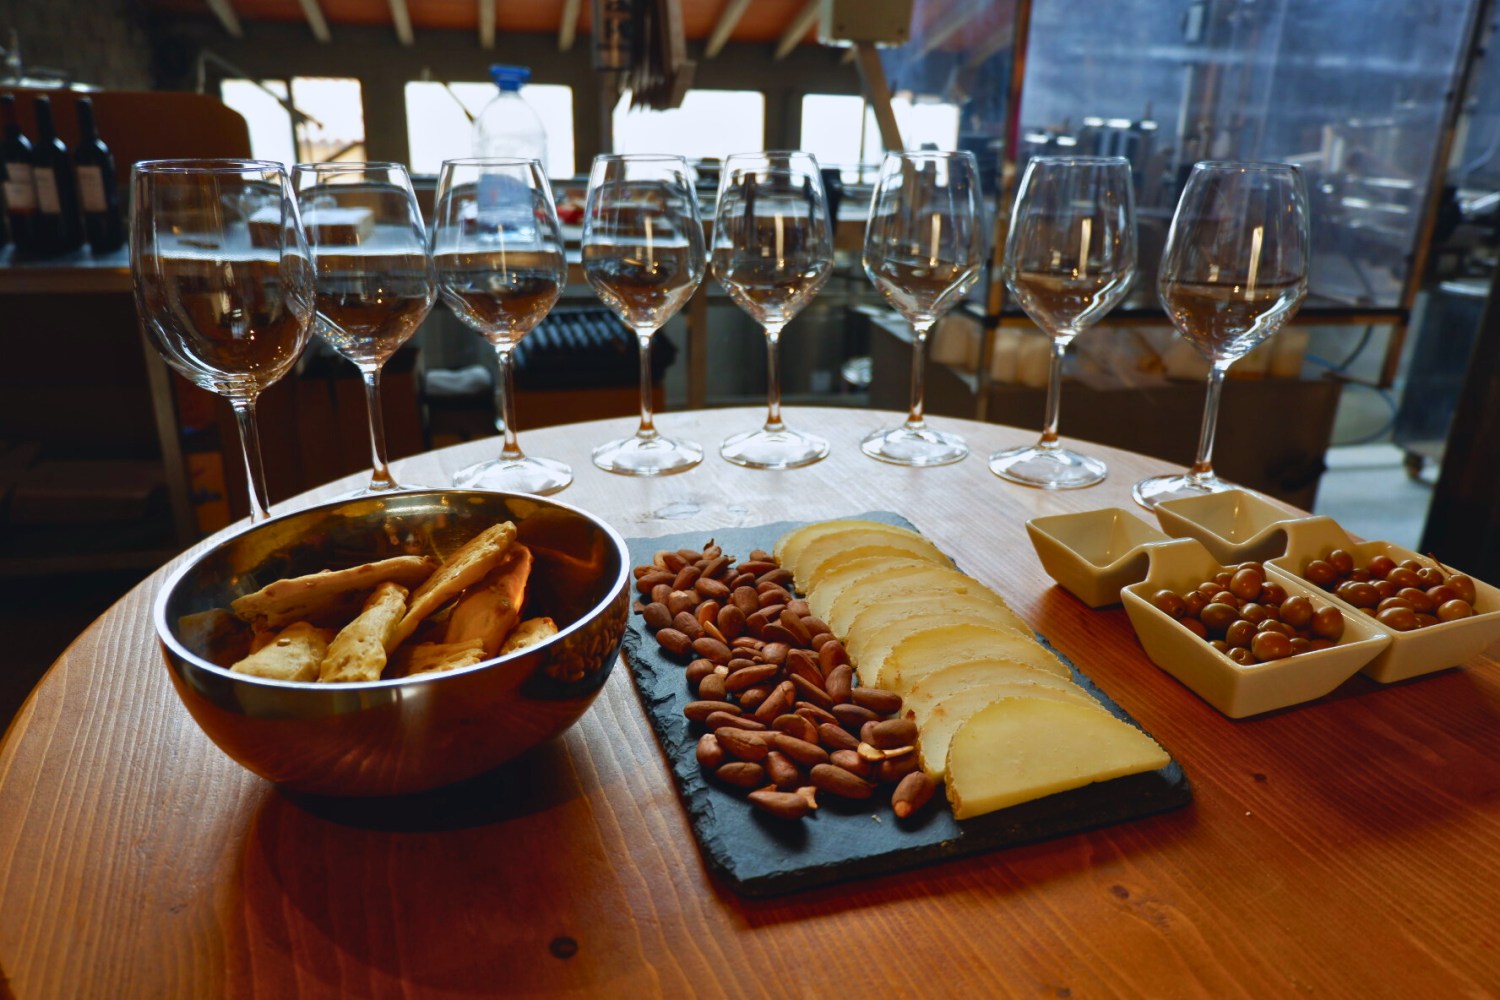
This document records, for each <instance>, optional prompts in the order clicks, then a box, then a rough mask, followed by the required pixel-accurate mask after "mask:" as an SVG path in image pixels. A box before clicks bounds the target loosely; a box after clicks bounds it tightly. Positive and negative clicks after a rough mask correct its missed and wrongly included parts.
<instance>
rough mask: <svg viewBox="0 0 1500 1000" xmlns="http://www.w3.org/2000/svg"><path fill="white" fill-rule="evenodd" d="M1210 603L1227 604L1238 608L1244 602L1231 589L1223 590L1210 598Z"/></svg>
mask: <svg viewBox="0 0 1500 1000" xmlns="http://www.w3.org/2000/svg"><path fill="white" fill-rule="evenodd" d="M1208 603H1210V604H1227V605H1229V606H1230V607H1231V608H1237V607H1239V606H1240V605H1241V604H1243V603H1244V602H1243V601H1241V600H1240V599H1239V598H1238V597H1236V596H1235V595H1234V594H1233V593H1232V592H1231V591H1228V590H1221V591H1219V592H1218V593H1216V594H1214V596H1212V597H1210V598H1209V599H1208Z"/></svg>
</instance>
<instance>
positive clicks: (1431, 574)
mask: <svg viewBox="0 0 1500 1000" xmlns="http://www.w3.org/2000/svg"><path fill="white" fill-rule="evenodd" d="M1417 579H1418V580H1421V581H1422V583H1421V586H1422V587H1424V588H1425V587H1436V586H1437V585H1438V584H1440V583H1442V582H1443V571H1442V570H1440V569H1438V568H1437V567H1436V566H1423V567H1422V568H1421V569H1419V570H1417Z"/></svg>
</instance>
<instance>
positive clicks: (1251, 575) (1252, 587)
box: [1229, 569, 1266, 601]
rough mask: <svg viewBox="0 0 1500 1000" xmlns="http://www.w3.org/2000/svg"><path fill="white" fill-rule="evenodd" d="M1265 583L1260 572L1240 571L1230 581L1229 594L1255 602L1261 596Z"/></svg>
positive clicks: (1252, 570) (1251, 570)
mask: <svg viewBox="0 0 1500 1000" xmlns="http://www.w3.org/2000/svg"><path fill="white" fill-rule="evenodd" d="M1265 582H1266V581H1265V577H1264V576H1262V575H1261V573H1260V571H1259V570H1255V569H1242V570H1238V571H1236V572H1235V574H1234V576H1233V577H1231V578H1230V580H1229V592H1230V593H1232V594H1233V595H1234V596H1235V597H1238V598H1241V599H1242V600H1246V601H1253V600H1255V599H1256V598H1257V597H1259V596H1260V588H1261V585H1262V584H1264V583H1265Z"/></svg>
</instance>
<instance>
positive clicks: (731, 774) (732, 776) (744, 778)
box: [714, 760, 766, 788]
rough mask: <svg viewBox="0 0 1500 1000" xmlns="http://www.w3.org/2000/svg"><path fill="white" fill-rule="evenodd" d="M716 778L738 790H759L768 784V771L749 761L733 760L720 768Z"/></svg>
mask: <svg viewBox="0 0 1500 1000" xmlns="http://www.w3.org/2000/svg"><path fill="white" fill-rule="evenodd" d="M714 776H715V777H717V778H718V779H719V780H720V781H722V782H724V784H726V785H733V786H734V787H736V788H759V787H761V786H762V785H764V784H765V783H766V769H765V768H763V767H761V766H760V765H759V764H756V763H754V762H753V761H748V760H732V761H730V762H729V763H727V764H724V765H722V766H720V768H719V769H718V770H717V771H715V772H714Z"/></svg>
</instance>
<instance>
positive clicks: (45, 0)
mask: <svg viewBox="0 0 1500 1000" xmlns="http://www.w3.org/2000/svg"><path fill="white" fill-rule="evenodd" d="M12 30H14V31H15V32H16V35H17V37H18V40H19V42H20V49H21V57H22V60H23V62H24V64H25V67H26V68H27V70H28V71H31V70H33V69H48V70H60V71H62V72H63V73H65V74H66V75H67V76H68V79H69V80H70V81H74V82H79V83H87V84H93V85H94V86H97V87H102V88H104V89H107V90H150V89H151V87H152V83H153V81H152V69H151V62H152V53H151V43H150V39H149V37H148V35H147V33H146V19H145V16H144V14H143V13H142V12H141V9H140V7H139V5H138V4H137V3H136V0H0V46H3V47H5V48H7V49H8V48H10V45H11V32H12ZM0 73H3V70H0Z"/></svg>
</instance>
